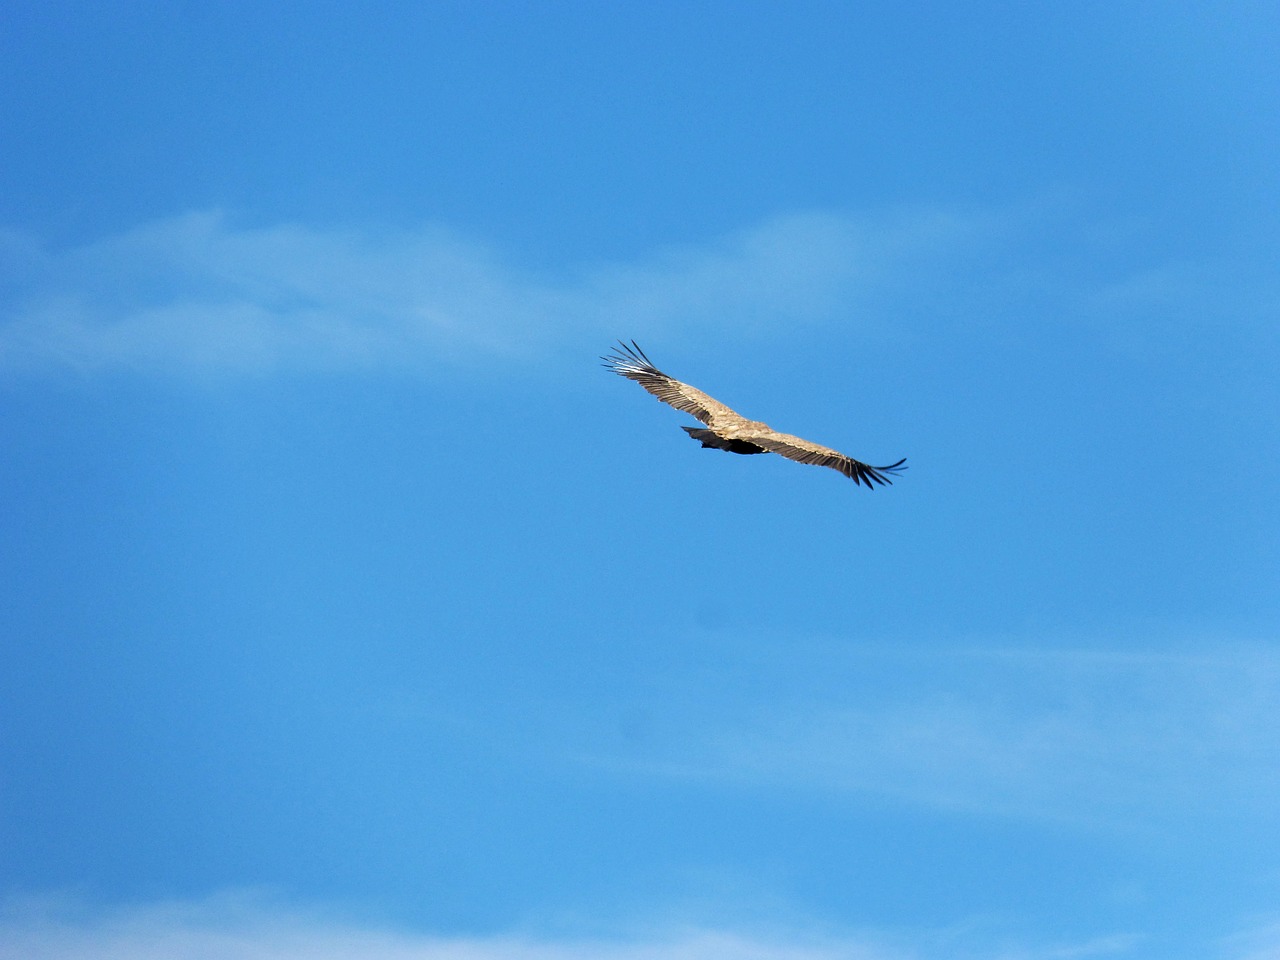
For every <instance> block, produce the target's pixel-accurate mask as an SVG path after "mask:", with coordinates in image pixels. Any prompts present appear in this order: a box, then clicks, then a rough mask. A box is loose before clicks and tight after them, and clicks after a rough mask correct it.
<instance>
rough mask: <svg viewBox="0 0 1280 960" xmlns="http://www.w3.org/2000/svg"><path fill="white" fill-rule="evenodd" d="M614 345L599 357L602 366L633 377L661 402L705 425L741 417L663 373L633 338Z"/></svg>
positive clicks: (621, 375) (694, 388)
mask: <svg viewBox="0 0 1280 960" xmlns="http://www.w3.org/2000/svg"><path fill="white" fill-rule="evenodd" d="M618 346H619V348H620V350H619V351H615V352H614V353H611V354H610V355H609V356H607V357H601V358H600V359H601V360H603V361H604V365H605V366H606V367H608V368H609V369H610V370H612V371H613V372H614V373H616V374H618V376H620V377H626V378H627V379H628V380H634V381H635V382H636V383H638V384H640V386H642V387H644V388H645V389H646V390H648V391H649V392H650V393H652V394H653V395H654V396H655V397H657V398H658V399H659V400H661V401H662V402H663V403H669V404H671V406H673V407H675V408H676V409H677V410H683V411H684V412H685V413H691V414H693V415H694V416H695V417H697V418H698V419H699V420H701V421H702V422H703V423H707V424H710V423H713V422H714V421H716V420H719V421H721V422H724V421H725V420H727V419H731V418H736V419H738V420H741V419H742V417H741V416H740V415H739V414H738V413H736V412H734V411H733V410H731V409H730V408H729V407H726V406H725V405H724V404H723V403H721V402H720V401H719V400H716V399H714V398H712V397H709V396H707V395H706V394H705V393H703V392H702V391H701V390H699V389H697V388H696V387H691V386H689V385H688V384H687V383H681V382H680V381H679V380H677V379H675V378H674V377H669V376H667V375H666V374H665V373H663V372H662V371H661V370H659V369H658V368H657V367H655V366H654V365H653V363H651V362H650V360H649V358H648V357H646V356H645V355H644V351H643V350H641V349H640V345H639V344H637V343H636V342H635V341H634V340H632V341H631V345H630V346H628V345H627V344H625V343H623V342H622V341H621V340H619V341H618Z"/></svg>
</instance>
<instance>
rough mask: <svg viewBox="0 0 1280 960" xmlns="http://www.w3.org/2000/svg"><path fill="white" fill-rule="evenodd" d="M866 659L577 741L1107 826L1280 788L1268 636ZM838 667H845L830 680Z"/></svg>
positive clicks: (620, 764) (629, 757)
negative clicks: (1230, 644) (772, 692)
mask: <svg viewBox="0 0 1280 960" xmlns="http://www.w3.org/2000/svg"><path fill="white" fill-rule="evenodd" d="M871 659H872V658H867V659H866V660H855V658H852V657H851V658H849V662H848V663H845V664H844V668H848V669H847V673H846V671H845V669H843V668H837V667H835V666H834V665H833V664H832V663H830V662H828V663H827V665H826V670H827V671H828V674H829V675H830V679H828V678H824V679H823V680H821V681H810V682H809V684H808V688H807V689H803V690H801V689H798V688H797V689H789V687H788V684H787V683H786V682H785V681H784V680H782V679H779V682H778V689H777V693H776V697H775V703H776V705H772V706H770V707H769V708H768V709H767V710H765V709H761V710H758V711H756V712H753V713H750V714H745V713H743V712H742V711H741V708H739V712H738V714H737V715H735V713H734V710H735V708H734V701H733V700H732V699H731V698H730V699H726V700H725V701H724V702H719V701H716V702H708V699H707V698H708V697H709V696H710V697H711V698H712V700H714V699H715V695H714V694H713V693H711V692H703V693H702V694H700V695H698V696H692V695H691V696H689V697H688V702H689V703H691V704H697V706H696V707H694V708H692V709H694V710H697V711H699V712H698V715H697V716H695V717H689V718H686V721H685V722H682V723H679V724H673V728H674V729H679V731H680V733H679V736H674V735H672V736H670V737H668V736H654V737H653V738H651V740H650V741H649V742H647V743H644V744H643V745H642V746H641V747H639V748H636V747H634V746H631V745H629V744H623V743H617V744H613V745H609V746H606V745H603V744H598V745H596V746H595V747H594V748H592V749H590V750H587V751H585V752H584V759H585V761H586V762H589V763H599V764H602V765H604V766H606V767H610V768H613V769H615V770H620V771H632V772H643V773H648V774H651V775H655V776H663V777H677V778H692V779H698V780H711V781H721V782H724V783H726V784H736V785H738V786H741V787H748V788H757V789H777V790H785V791H792V792H794V791H804V792H819V793H824V792H826V793H830V792H836V793H844V794H857V793H863V794H866V795H872V796H874V795H881V796H888V797H893V798H895V799H897V800H900V801H907V802H911V803H915V804H918V805H921V806H925V807H933V808H939V809H946V810H955V811H965V812H969V813H975V814H981V815H984V816H1013V817H1018V818H1030V819H1044V820H1052V821H1060V822H1074V823H1078V824H1080V825H1082V826H1089V827H1107V828H1120V829H1145V828H1147V827H1150V826H1159V827H1163V826H1167V825H1169V824H1173V823H1179V822H1186V821H1188V820H1189V819H1190V818H1196V819H1203V818H1205V817H1209V818H1212V819H1215V820H1222V821H1224V822H1226V821H1238V822H1250V821H1252V820H1255V819H1257V818H1259V817H1269V816H1270V814H1271V812H1272V811H1271V810H1270V802H1269V798H1271V797H1274V796H1275V795H1276V793H1277V792H1278V791H1280V772H1278V771H1280V733H1277V731H1276V729H1275V725H1274V723H1272V718H1274V717H1275V716H1276V714H1277V712H1278V711H1280V657H1278V656H1277V654H1276V653H1275V652H1274V651H1272V650H1270V649H1267V648H1254V649H1247V650H1239V651H1237V652H1234V653H1232V652H1217V653H1213V654H1205V655H1202V656H1197V655H1176V654H1175V655H1160V654H1149V655H1145V656H1134V655H1127V656H1115V655H1109V654H1096V653H1092V652H1086V651H1077V652H1072V651H1057V652H1050V653H1003V652H1000V651H971V652H969V653H964V654H958V655H957V654H950V655H948V654H939V655H936V656H933V657H931V658H929V659H928V660H927V661H919V660H913V659H912V658H911V657H909V656H906V655H903V656H901V657H897V658H895V657H894V656H893V655H886V656H884V657H883V658H880V659H881V661H882V662H879V663H872V662H871ZM978 665H980V666H981V669H980V670H979V669H973V668H974V667H975V666H978ZM813 676H818V674H813ZM841 676H848V677H850V678H857V679H851V680H850V681H849V685H848V686H847V687H846V688H845V689H843V690H841V689H840V681H839V677H841ZM690 730H695V731H699V732H696V733H690V732H689V731H690Z"/></svg>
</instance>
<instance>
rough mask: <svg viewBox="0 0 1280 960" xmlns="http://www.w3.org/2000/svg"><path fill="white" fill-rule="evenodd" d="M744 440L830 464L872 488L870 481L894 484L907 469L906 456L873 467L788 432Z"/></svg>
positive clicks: (801, 460)
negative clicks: (896, 460)
mask: <svg viewBox="0 0 1280 960" xmlns="http://www.w3.org/2000/svg"><path fill="white" fill-rule="evenodd" d="M743 439H745V440H748V441H750V442H751V443H754V444H755V445H756V446H758V447H763V448H764V449H765V450H768V451H770V452H771V453H778V454H781V455H782V456H784V457H786V458H787V459H788V460H795V461H796V462H798V463H812V464H814V465H816V466H819V467H831V469H833V470H839V471H840V472H841V473H843V474H844V475H845V476H846V477H848V478H849V479H850V480H852V481H853V482H854V483H865V484H866V485H867V488H868V489H870V490H874V489H875V487H874V486H873V482H874V483H878V484H880V485H881V486H883V485H885V484H886V483H889V484H891V483H893V480H892V479H891V477H894V476H897V475H898V474H899V473H901V472H902V471H903V470H905V469H907V468H906V467H904V466H903V464H904V463H906V462H907V461H906V458H905V457H904V458H903V459H901V460H899V461H898V462H897V463H891V464H889V465H888V466H886V467H873V466H871V464H869V463H863V462H862V461H861V460H855V459H853V457H849V456H846V455H845V454H843V453H841V452H840V451H839V450H832V449H831V448H830V447H824V446H823V445H822V444H820V443H814V442H813V441H812V440H805V439H803V438H801V437H793V436H792V435H791V434H789V433H778V431H776V430H765V431H760V432H759V433H752V434H750V435H749V436H745V437H743Z"/></svg>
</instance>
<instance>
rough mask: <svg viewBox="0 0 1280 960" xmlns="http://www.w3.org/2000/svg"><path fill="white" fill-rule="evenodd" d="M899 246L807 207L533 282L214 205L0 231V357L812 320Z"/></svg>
mask: <svg viewBox="0 0 1280 960" xmlns="http://www.w3.org/2000/svg"><path fill="white" fill-rule="evenodd" d="M935 231H936V228H935V227H933V226H931V225H928V224H920V225H916V224H908V225H906V227H905V228H901V227H900V228H897V230H896V233H897V236H896V237H889V236H876V235H875V233H876V231H873V230H871V229H870V228H867V227H864V226H860V225H858V224H856V223H854V222H853V221H851V220H848V219H843V218H839V217H833V216H825V215H818V214H809V215H797V216H791V217H782V218H777V219H774V220H770V221H767V222H765V223H762V224H760V225H759V226H757V227H755V228H753V229H750V230H746V231H743V232H741V233H739V234H736V235H733V236H730V237H725V238H721V239H719V240H717V241H714V242H712V243H710V244H706V245H703V246H687V247H681V248H671V249H668V250H664V251H658V252H656V253H655V254H653V255H652V256H650V257H647V258H644V259H642V260H641V261H639V262H636V263H630V264H602V265H594V266H588V267H585V268H583V269H581V270H579V271H577V272H576V275H575V276H573V277H570V278H569V279H565V278H564V277H550V276H540V275H534V274H532V273H530V272H526V271H521V270H520V269H518V268H515V267H513V266H511V265H509V264H507V263H504V262H503V261H502V260H501V258H500V257H498V256H497V255H496V254H495V253H494V252H492V251H490V250H488V249H485V248H484V247H482V246H480V245H477V244H473V243H469V242H467V241H465V240H463V239H461V238H460V237H458V236H456V235H454V234H452V233H450V232H448V231H445V230H442V229H439V228H434V227H427V228H423V229H421V230H417V231H411V232H398V233H383V234H375V233H372V232H363V233H361V232H355V231H337V230H332V231H321V230H312V229H308V228H305V227H302V226H296V225H294V226H276V227H260V228H245V227H238V226H236V225H234V224H233V223H231V222H230V220H229V219H228V218H227V217H225V216H223V215H221V214H217V213H196V214H191V215H188V216H184V217H178V218H175V219H171V220H164V221H160V222H156V223H151V224H146V225H144V226H141V227H139V228H137V229H135V230H132V231H129V232H127V233H124V234H122V235H119V236H114V237H108V238H106V239H103V240H100V241H98V242H95V243H91V244H88V245H85V246H82V247H79V248H75V249H71V250H67V251H63V252H58V253H50V252H46V251H43V250H41V249H40V247H39V245H38V244H36V243H35V242H33V241H31V240H30V239H29V238H25V237H22V236H20V235H17V234H13V233H9V234H7V235H5V237H4V238H3V242H0V259H2V260H3V261H4V262H5V263H6V266H7V270H6V272H9V273H10V274H11V275H12V276H14V277H20V278H22V279H20V280H18V281H16V282H11V283H10V284H9V287H10V289H8V290H7V291H6V292H5V293H4V295H3V296H4V299H3V300H0V309H2V310H3V314H2V315H0V363H3V365H5V366H9V367H14V366H27V367H30V366H37V367H38V366H48V365H55V366H68V367H72V368H76V369H81V370H90V371H91V370H96V369H103V368H129V369H138V370H148V371H150V370H161V371H168V372H176V371H181V370H196V371H204V372H225V373H233V374H245V373H262V372H266V371H271V370H274V369H278V368H294V369H296V368H301V369H318V370H329V369H364V368H371V367H404V366H410V367H419V366H422V365H424V364H428V363H435V362H440V361H446V362H447V361H449V360H450V359H455V358H457V357H459V356H466V355H473V354H480V355H483V356H486V357H493V356H497V357H501V356H503V355H517V356H518V355H524V354H526V353H528V352H530V351H537V350H540V349H545V348H547V347H548V346H549V345H553V344H554V343H556V342H558V341H560V340H563V339H565V338H568V337H575V336H577V335H580V334H590V336H591V337H593V338H594V339H600V338H601V337H607V336H611V335H614V334H616V333H617V332H618V331H619V330H624V331H628V332H633V331H634V332H636V334H637V335H639V334H640V333H643V331H646V330H650V331H652V330H655V329H659V328H661V327H663V326H665V325H672V324H677V323H679V324H686V325H693V326H695V327H696V326H700V325H701V326H705V325H708V324H710V325H714V326H720V325H724V324H733V325H735V327H737V328H742V327H753V326H760V325H764V324H775V323H780V322H781V323H795V322H807V321H808V322H812V321H817V320H821V319H824V318H828V317H830V316H832V315H833V314H834V313H835V312H837V311H839V310H842V309H847V307H848V306H849V304H850V303H851V302H852V300H853V299H854V297H855V293H856V290H857V289H858V288H859V286H860V285H861V286H864V287H865V286H866V285H867V284H868V282H869V279H870V277H871V276H872V275H873V274H875V273H876V272H877V271H880V270H883V269H884V259H885V253H884V252H883V250H884V249H885V248H886V245H887V246H888V247H890V248H896V250H895V255H898V256H901V255H902V248H903V247H904V246H905V247H910V246H912V244H913V243H916V244H918V243H921V242H928V241H929V240H930V234H931V232H935Z"/></svg>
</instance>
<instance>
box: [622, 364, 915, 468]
mask: <svg viewBox="0 0 1280 960" xmlns="http://www.w3.org/2000/svg"><path fill="white" fill-rule="evenodd" d="M618 345H619V347H621V352H620V353H613V354H611V355H610V356H607V357H601V358H600V359H602V360H603V361H604V362H605V366H606V367H608V368H609V369H610V370H612V371H613V372H614V373H616V374H618V375H619V376H622V377H626V378H627V379H628V380H634V381H635V382H636V383H638V384H640V386H642V387H644V388H645V389H646V390H648V391H649V392H650V393H651V394H653V395H654V396H655V397H657V398H658V399H659V400H661V401H662V402H663V403H666V404H670V405H671V406H673V407H675V408H676V409H677V410H683V411H684V412H685V413H689V414H692V415H693V416H695V417H697V418H698V419H699V420H701V421H702V422H703V423H705V424H706V425H707V426H706V428H705V429H704V428H700V427H682V428H681V429H683V430H684V431H685V432H686V433H688V434H689V436H691V437H693V439H695V440H698V441H700V442H701V443H702V445H703V446H704V447H713V448H715V449H717V450H726V451H728V452H729V453H740V454H752V453H777V454H781V455H782V456H784V457H787V458H788V459H790V460H796V461H798V462H800V463H812V464H815V465H817V466H822V467H831V468H832V469H834V470H839V471H840V472H841V473H843V474H844V475H845V476H846V477H849V478H850V479H851V480H853V482H854V483H865V484H866V485H867V487H869V488H871V489H874V486H873V482H874V483H879V484H882V485H883V484H886V483H893V480H892V479H890V477H891V476H892V475H895V474H897V473H898V472H899V471H901V470H905V469H906V467H904V466H903V464H904V463H906V460H905V459H903V460H899V461H898V462H897V463H892V464H889V465H888V466H886V467H873V466H871V465H870V464H866V463H863V462H862V461H861V460H855V459H853V457H849V456H845V455H844V454H843V453H840V452H839V451H838V450H832V449H831V448H830V447H824V446H822V444H819V443H814V442H813V441H811V440H804V439H802V438H800V437H795V436H792V435H791V434H789V433H779V432H778V431H777V430H774V429H773V428H772V427H770V426H769V425H768V424H767V423H761V422H760V421H759V420H748V419H747V418H746V417H744V416H742V415H741V414H740V413H738V412H737V411H735V410H732V409H731V408H729V407H727V406H725V405H724V404H723V403H721V402H720V401H719V400H716V399H714V398H712V397H709V396H708V395H707V394H705V393H703V392H702V391H701V390H699V389H697V388H696V387H691V386H689V384H687V383H681V382H680V381H679V380H676V379H675V378H674V377H669V376H667V374H665V373H663V372H662V371H661V370H659V369H658V368H657V367H655V366H654V365H653V364H652V363H651V362H650V360H649V358H648V357H647V356H645V353H644V351H643V350H641V349H640V347H639V345H638V344H637V343H636V342H635V341H634V340H632V341H631V345H630V346H628V345H627V344H625V343H623V342H622V341H621V340H619V341H618Z"/></svg>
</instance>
